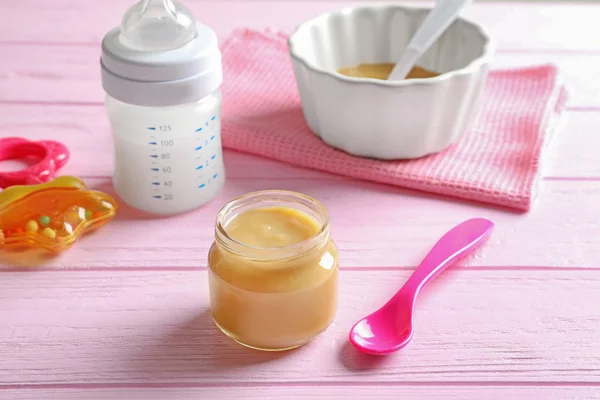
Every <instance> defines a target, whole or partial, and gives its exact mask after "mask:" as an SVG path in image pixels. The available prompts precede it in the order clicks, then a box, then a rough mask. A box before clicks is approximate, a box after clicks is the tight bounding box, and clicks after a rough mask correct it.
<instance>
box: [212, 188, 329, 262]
mask: <svg viewBox="0 0 600 400" xmlns="http://www.w3.org/2000/svg"><path fill="white" fill-rule="evenodd" d="M252 200H254V201H252ZM265 200H271V201H274V202H279V203H286V202H288V203H291V202H295V203H298V204H300V205H304V206H305V207H306V208H309V209H310V210H311V211H313V213H314V214H317V215H316V216H317V217H318V218H320V221H319V222H320V223H321V228H320V229H319V231H318V232H317V233H315V235H313V236H312V237H310V238H308V239H304V240H302V241H300V242H298V243H294V244H292V245H288V246H282V247H261V246H254V245H250V244H247V243H244V242H241V241H239V240H237V239H235V238H233V237H231V236H230V235H229V234H228V233H227V230H226V227H225V224H224V222H225V220H226V218H227V217H228V216H231V215H232V214H235V212H236V210H237V209H238V208H242V207H243V206H244V205H247V204H250V205H252V204H256V203H260V202H261V201H265ZM259 207H260V206H259ZM330 231H331V228H330V216H329V212H328V211H327V209H326V208H325V206H324V205H323V203H321V202H320V201H319V200H317V199H315V198H314V197H311V196H308V195H306V194H303V193H299V192H295V191H292V190H282V189H266V190H257V191H252V192H248V193H245V194H243V195H241V196H238V197H236V198H234V199H232V200H230V201H228V202H227V203H226V204H225V205H224V206H223V207H222V208H221V209H220V210H219V212H218V213H217V217H216V224H215V239H216V241H217V243H218V244H219V245H221V246H223V247H225V249H226V250H227V251H229V252H232V253H235V254H238V255H241V256H243V257H244V258H250V259H254V260H255V261H273V260H274V259H287V258H294V257H297V256H301V255H303V254H305V253H306V252H308V251H311V250H313V249H314V248H315V247H318V246H319V245H322V244H323V243H325V242H327V240H328V239H329V237H330ZM253 252H261V255H263V256H262V257H252V256H251V254H252V253H253ZM265 252H268V253H270V254H273V256H274V257H275V258H265V257H264V253H265Z"/></svg>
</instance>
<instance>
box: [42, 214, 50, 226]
mask: <svg viewBox="0 0 600 400" xmlns="http://www.w3.org/2000/svg"><path fill="white" fill-rule="evenodd" d="M49 223H50V217H48V216H47V215H42V216H41V217H40V224H41V225H42V226H46V225H48V224H49Z"/></svg>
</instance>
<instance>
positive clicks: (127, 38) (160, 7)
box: [120, 0, 197, 51]
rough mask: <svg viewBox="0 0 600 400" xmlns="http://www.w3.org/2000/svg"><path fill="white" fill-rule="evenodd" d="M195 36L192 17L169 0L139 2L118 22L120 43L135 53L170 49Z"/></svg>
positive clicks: (185, 9) (187, 11)
mask: <svg viewBox="0 0 600 400" xmlns="http://www.w3.org/2000/svg"><path fill="white" fill-rule="evenodd" d="M196 35H197V32H196V22H195V20H194V16H193V15H192V13H191V12H190V10H188V9H187V8H186V7H185V6H183V5H182V4H179V3H177V2H176V1H173V0H140V1H139V2H138V3H136V4H135V5H133V6H132V7H131V8H129V10H127V12H126V13H125V15H124V16H123V19H122V20H121V35H120V40H121V43H123V44H124V45H125V46H127V47H129V48H132V49H135V50H139V51H166V50H174V49H177V48H179V47H181V46H184V45H185V44H187V43H189V42H190V41H192V40H193V39H194V38H195V37H196Z"/></svg>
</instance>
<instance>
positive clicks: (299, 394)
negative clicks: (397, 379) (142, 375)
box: [0, 385, 600, 400]
mask: <svg viewBox="0 0 600 400" xmlns="http://www.w3.org/2000/svg"><path fill="white" fill-rule="evenodd" d="M598 392H599V389H598V388H597V387H580V386H574V387H570V386H552V387H510V386H497V385H485V386H468V387H464V386H452V385H449V386H439V385H427V386H414V385H402V386H392V387H389V386H356V385H352V386H346V387H340V386H324V385H319V387H318V388H316V389H315V387H313V386H294V385H289V386H288V385H286V386H285V387H279V386H261V387H247V386H242V387H203V388H189V387H187V388H177V389H173V388H164V387H160V386H159V387H150V388H134V389H97V388H85V389H84V388H76V389H51V388H45V387H42V388H37V389H25V390H15V389H9V390H2V391H0V400H81V399H84V398H85V399H86V400H115V399H127V400H199V399H202V400H205V399H227V400H247V399H261V400H280V399H286V400H308V399H317V400H320V399H341V398H344V399H351V400H365V399H371V398H373V396H374V393H376V394H377V399H383V400H398V399H399V398H406V399H430V400H440V399H445V400H481V399H482V396H485V399H486V400H492V399H497V400H506V399H515V400H516V399H519V400H521V399H544V400H592V399H598V398H599V397H600V394H599V393H598Z"/></svg>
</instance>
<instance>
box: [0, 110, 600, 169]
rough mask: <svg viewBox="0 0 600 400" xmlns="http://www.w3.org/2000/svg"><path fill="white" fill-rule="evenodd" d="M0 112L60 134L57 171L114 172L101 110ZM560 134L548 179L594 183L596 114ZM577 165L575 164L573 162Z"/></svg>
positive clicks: (33, 130) (248, 159)
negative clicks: (61, 155) (61, 161)
mask: <svg viewBox="0 0 600 400" xmlns="http://www.w3.org/2000/svg"><path fill="white" fill-rule="evenodd" d="M1 107H2V108H1V109H2V110H3V112H0V132H2V134H3V135H6V136H23V137H26V138H28V139H31V140H45V139H49V138H53V137H55V135H56V134H57V133H59V134H60V140H61V141H62V142H63V143H65V144H66V145H67V146H68V147H69V149H70V150H71V153H72V154H71V159H70V160H69V162H68V164H67V165H66V166H65V167H64V168H63V169H62V170H61V173H64V174H77V175H79V176H82V177H109V176H111V175H112V168H113V151H114V150H113V139H112V134H111V132H110V127H109V124H108V120H107V118H106V115H105V112H104V108H103V107H102V106H85V105H80V106H75V107H74V106H64V105H62V106H61V105H16V104H4V105H2V106H1ZM562 122H563V126H562V128H560V129H559V132H557V135H556V138H555V139H554V143H553V144H552V146H551V147H550V149H549V150H550V151H549V152H548V153H547V157H546V159H545V160H544V163H543V170H542V174H543V176H544V177H546V178H569V179H571V178H583V179H590V178H597V179H600V163H599V162H598V155H597V151H596V149H597V148H599V147H600V135H598V126H600V112H587V111H582V112H578V111H574V112H567V113H566V114H565V116H564V120H563V121H562ZM573 160H577V162H573ZM17 165H18V163H15V162H2V161H0V168H5V169H9V168H13V167H14V168H16V167H17ZM225 165H226V166H227V176H228V178H234V179H238V178H243V179H251V178H262V179H266V178H271V177H273V178H287V179H296V178H319V179H323V178H325V179H327V178H329V177H331V175H328V174H324V173H320V172H318V171H314V170H310V169H304V168H297V167H293V166H290V165H287V164H283V163H279V162H275V161H271V160H267V159H263V158H260V157H255V156H251V155H244V154H241V153H236V152H230V151H227V152H226V154H225Z"/></svg>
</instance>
